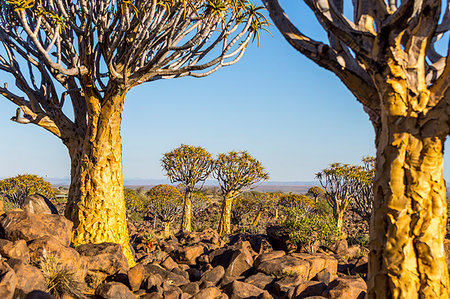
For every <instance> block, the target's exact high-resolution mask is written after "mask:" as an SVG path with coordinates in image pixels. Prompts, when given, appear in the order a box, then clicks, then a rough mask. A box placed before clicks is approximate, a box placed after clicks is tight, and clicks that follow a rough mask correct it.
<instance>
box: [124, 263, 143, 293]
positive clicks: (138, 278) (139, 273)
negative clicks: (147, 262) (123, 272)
mask: <svg viewBox="0 0 450 299" xmlns="http://www.w3.org/2000/svg"><path fill="white" fill-rule="evenodd" d="M127 275H128V282H129V283H130V288H131V290H132V291H133V292H135V291H137V290H139V288H140V287H141V284H142V281H144V278H145V268H144V266H143V265H142V264H137V265H136V266H134V267H133V268H131V269H130V270H129V271H128V274H127Z"/></svg>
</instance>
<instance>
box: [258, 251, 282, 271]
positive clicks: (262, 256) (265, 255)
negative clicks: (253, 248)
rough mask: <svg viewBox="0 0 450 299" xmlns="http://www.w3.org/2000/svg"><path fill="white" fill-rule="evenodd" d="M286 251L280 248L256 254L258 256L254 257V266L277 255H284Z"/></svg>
mask: <svg viewBox="0 0 450 299" xmlns="http://www.w3.org/2000/svg"><path fill="white" fill-rule="evenodd" d="M285 255H286V253H285V252H284V251H282V250H276V251H272V252H268V253H262V254H260V255H258V257H257V258H256V259H255V263H254V266H255V267H257V266H258V265H259V264H261V263H262V262H265V261H270V260H273V259H275V258H278V257H282V256H285Z"/></svg>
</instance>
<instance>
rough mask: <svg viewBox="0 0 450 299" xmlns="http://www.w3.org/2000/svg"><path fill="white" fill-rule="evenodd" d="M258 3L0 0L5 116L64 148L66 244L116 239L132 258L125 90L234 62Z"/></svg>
mask: <svg viewBox="0 0 450 299" xmlns="http://www.w3.org/2000/svg"><path fill="white" fill-rule="evenodd" d="M259 10H260V8H258V7H255V6H253V5H251V4H250V3H249V2H248V1H247V0H214V1H212V0H164V1H158V0H134V1H130V0H127V1H125V0H89V1H88V0H77V1H72V0H57V1H49V0H42V1H34V0H10V1H5V0H0V41H1V43H2V45H3V48H4V50H3V51H0V70H1V71H3V72H4V73H7V74H9V76H10V77H11V78H12V79H13V80H15V87H14V86H11V85H9V86H8V85H7V84H6V83H5V85H4V87H1V88H0V94H2V95H3V96H4V97H6V98H7V99H8V100H10V101H11V102H13V103H15V104H16V105H18V106H19V107H20V109H18V111H17V114H16V116H15V117H13V118H11V120H13V121H16V122H18V123H23V124H27V123H32V124H35V125H38V126H40V127H43V128H44V129H46V130H47V131H49V132H51V133H53V134H54V135H55V136H57V137H58V138H60V139H61V141H62V142H63V143H64V145H65V146H66V147H67V148H68V151H69V155H70V159H71V184H70V190H69V196H68V202H67V206H66V211H65V215H66V217H67V218H69V219H70V220H72V221H73V222H74V231H73V235H72V242H73V244H75V245H78V244H83V243H100V242H115V243H119V244H120V245H121V246H122V248H123V250H124V253H125V256H126V257H127V259H128V261H129V263H130V265H132V264H133V263H134V262H133V258H132V254H131V250H130V248H129V237H128V232H127V225H126V215H125V214H126V213H125V203H124V198H123V176H122V145H121V136H120V125H121V119H122V111H123V106H124V100H125V96H126V94H127V92H128V91H129V90H130V89H131V88H132V87H134V86H137V85H140V84H142V83H145V82H152V81H156V80H159V79H169V78H179V77H185V76H192V77H204V76H207V75H209V74H211V73H213V72H215V71H217V70H218V69H219V68H221V67H222V66H228V65H232V64H234V63H236V62H237V61H238V60H239V59H240V58H241V57H242V55H243V53H244V51H245V49H246V47H247V45H248V44H249V42H250V41H251V40H252V37H253V38H254V37H255V36H258V31H259V30H260V29H262V28H263V27H264V26H265V25H266V23H267V21H266V20H265V19H264V17H263V16H262V14H261V13H260V11H259ZM21 110H22V111H23V112H24V113H25V115H24V116H21V114H22V113H21ZM70 110H72V111H70ZM67 111H69V113H68V114H67V115H66V114H65V112H67ZM71 115H73V117H71Z"/></svg>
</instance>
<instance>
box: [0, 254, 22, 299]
mask: <svg viewBox="0 0 450 299" xmlns="http://www.w3.org/2000/svg"><path fill="white" fill-rule="evenodd" d="M17 284H18V279H17V275H16V273H15V272H14V270H13V269H11V267H10V266H9V265H8V264H7V263H6V262H5V261H3V260H1V261H0V298H2V299H12V298H13V297H14V292H15V290H16V287H17Z"/></svg>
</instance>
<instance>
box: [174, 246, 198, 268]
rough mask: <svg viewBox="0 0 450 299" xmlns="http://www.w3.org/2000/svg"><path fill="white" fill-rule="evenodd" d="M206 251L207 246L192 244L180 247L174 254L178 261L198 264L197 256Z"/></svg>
mask: <svg viewBox="0 0 450 299" xmlns="http://www.w3.org/2000/svg"><path fill="white" fill-rule="evenodd" d="M205 252H206V248H205V246H203V245H202V244H196V245H192V246H186V247H179V248H178V249H176V250H175V253H174V254H173V256H174V258H175V260H176V261H177V263H180V264H186V265H195V264H197V258H198V257H199V256H201V255H202V254H204V253H205Z"/></svg>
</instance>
